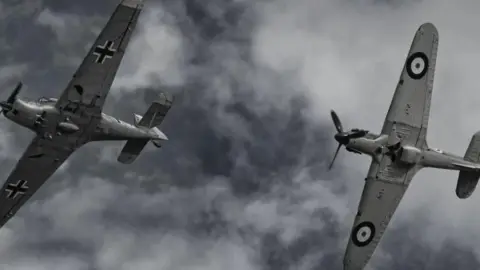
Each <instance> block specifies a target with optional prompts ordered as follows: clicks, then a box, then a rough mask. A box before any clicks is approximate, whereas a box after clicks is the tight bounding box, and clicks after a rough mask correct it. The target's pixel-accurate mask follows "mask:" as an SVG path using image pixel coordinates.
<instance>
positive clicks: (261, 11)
mask: <svg viewBox="0 0 480 270" xmlns="http://www.w3.org/2000/svg"><path fill="white" fill-rule="evenodd" d="M118 3H119V0H105V1H98V0H84V1H58V0H16V1H13V0H0V31H1V35H0V64H1V65H0V87H1V88H2V89H3V90H2V91H4V92H2V93H1V95H3V96H5V95H8V94H7V93H8V91H10V89H11V88H12V87H13V86H14V84H15V83H16V81H17V80H22V81H23V82H24V83H25V88H24V91H23V92H22V94H21V95H23V96H26V97H30V98H38V97H40V96H43V95H47V96H57V95H59V94H60V92H61V91H63V89H64V87H65V86H66V84H67V83H68V81H69V80H70V78H71V76H72V74H73V72H74V70H75V69H76V67H77V65H78V64H79V63H80V61H81V60H82V58H83V56H84V55H85V53H86V51H87V50H88V48H89V46H90V45H91V43H92V42H93V40H94V39H95V36H96V35H97V34H98V33H99V31H100V29H101V28H102V27H103V25H104V24H105V23H106V21H107V20H108V17H109V16H110V14H111V12H112V11H113V10H114V9H115V6H116V5H117V4H118ZM479 8H480V3H479V2H478V1H473V0H458V1H447V0H404V1H401V0H296V1H291V0H262V1H258V0H257V1H255V0H211V1H200V0H182V1H179V0H149V1H147V3H146V5H145V9H144V12H143V13H142V16H141V18H140V22H139V26H138V28H137V31H136V32H135V35H134V37H133V39H132V42H131V45H130V47H129V49H128V51H127V54H126V56H125V58H124V61H123V63H122V66H121V69H120V71H119V73H118V77H117V79H116V81H115V83H114V86H113V88H112V90H111V92H110V93H111V94H110V95H109V98H108V101H107V104H106V105H105V112H106V113H109V114H112V115H114V116H117V117H120V118H121V119H123V120H129V121H131V120H132V119H133V115H132V114H133V113H143V112H144V111H145V110H146V109H147V107H148V106H149V103H150V101H151V100H152V99H153V98H154V97H155V95H156V94H157V93H158V92H160V91H168V92H170V93H173V94H175V95H176V103H175V105H174V107H172V109H171V110H170V112H169V114H168V116H167V118H166V120H165V121H164V123H163V124H162V126H161V129H162V130H163V131H164V132H165V133H166V134H167V135H168V136H169V137H170V138H171V139H170V141H169V142H168V143H167V144H166V145H165V147H163V148H162V149H161V150H158V149H156V148H154V147H152V146H151V145H150V146H148V147H147V148H146V149H145V151H144V152H143V153H142V155H141V156H140V157H139V158H138V159H137V160H136V162H135V163H134V164H132V165H123V164H119V163H117V161H116V158H117V155H118V153H119V151H120V149H121V147H123V143H122V142H109V143H92V144H90V145H86V146H85V147H83V148H81V149H80V150H78V151H77V152H76V153H75V154H74V155H73V156H72V157H71V158H70V159H69V160H68V162H67V163H65V165H64V166H62V168H61V169H60V170H59V171H58V172H57V173H56V174H55V175H54V176H53V177H52V178H51V179H50V180H49V181H48V182H47V183H46V184H45V185H44V186H43V187H42V189H40V190H39V192H38V193H37V194H36V195H35V196H34V197H33V198H32V200H31V201H29V203H27V204H26V205H25V206H24V207H23V208H22V209H21V210H20V211H19V212H18V215H17V216H16V217H14V218H13V219H12V220H11V221H10V222H8V223H7V225H6V226H5V227H3V228H2V229H1V230H0V269H8V270H20V269H22V270H23V269H29V270H30V269H31V270H43V269H49V270H56V269H62V270H63V269H69V270H110V269H112V270H113V269H115V270H123V269H125V270H127V269H142V270H144V269H145V270H150V269H152V270H153V269H155V270H157V269H162V270H163V269H165V270H176V269H182V270H207V269H208V270H224V269H232V270H270V269H272V270H283V269H285V270H287V269H289V270H290V269H295V270H310V269H332V270H335V269H341V266H342V260H343V253H344V250H345V246H346V242H347V239H348V235H349V232H350V228H351V225H352V222H353V218H354V215H355V213H356V209H357V205H358V201H359V199H360V195H361V189H362V188H363V183H364V181H363V179H364V177H365V175H366V173H367V169H368V165H369V162H370V160H369V159H368V158H367V157H364V156H358V155H351V154H349V153H347V152H344V151H342V152H341V153H340V154H339V158H338V160H337V163H336V166H335V167H334V170H332V171H331V172H327V171H326V166H327V165H328V163H329V161H330V159H331V157H332V155H333V152H334V149H335V147H336V145H335V143H334V141H333V138H332V136H333V134H334V128H333V125H332V124H331V121H330V119H329V110H330V109H331V108H335V109H336V110H337V112H338V113H339V114H340V117H341V118H342V120H343V122H344V126H346V127H348V128H353V127H359V128H366V129H368V130H370V131H373V132H378V131H379V130H380V129H381V124H382V123H383V119H384V115H385V113H386V111H387V109H388V105H389V102H390V101H391V97H392V95H393V91H394V89H395V84H396V82H397V80H398V77H399V74H400V71H401V69H402V66H403V62H404V60H405V56H406V53H407V52H408V49H409V46H410V43H411V41H412V38H413V35H414V32H415V31H416V29H417V28H418V26H419V25H420V24H422V23H424V22H426V21H430V22H433V23H434V24H435V25H436V26H437V28H438V30H439V33H440V41H439V52H438V60H437V72H436V77H435V78H436V80H435V84H434V96H433V100H432V108H431V120H430V130H429V133H428V140H429V145H430V146H433V147H439V148H442V149H444V150H447V151H450V152H453V153H457V154H459V155H463V153H464V152H465V149H466V147H467V145H468V143H469V140H470V138H471V136H472V134H473V133H474V132H475V131H477V129H480V121H479V120H477V119H478V118H479V117H478V116H480V106H479V104H480V94H478V91H479V90H480V89H477V88H478V82H477V78H478V72H479V70H478V68H477V65H476V63H478V62H479V61H480V50H479V49H478V48H480V38H478V25H479V23H480V18H479V17H478V14H477V13H478V12H477V11H478V10H479ZM477 122H478V124H477ZM0 128H1V129H2V134H3V136H2V137H1V138H0V157H1V159H0V164H1V166H2V171H1V173H0V175H1V176H2V177H3V178H4V179H6V177H7V176H8V174H9V173H10V171H11V170H12V168H13V166H14V165H15V162H16V160H17V159H18V157H19V156H20V155H21V153H22V152H23V150H24V149H25V147H26V146H27V145H28V143H29V141H30V139H31V138H32V137H33V134H32V133H30V132H29V131H27V130H26V129H23V128H21V127H18V126H15V125H13V124H11V123H9V122H8V121H7V120H5V119H4V120H2V121H0ZM456 179H457V174H456V173H454V172H444V171H442V172H440V171H434V170H425V171H421V172H420V173H419V174H418V175H417V176H416V178H415V180H414V181H413V183H412V185H411V186H410V189H409V190H408V192H407V194H406V195H405V197H404V200H403V201H402V203H401V205H400V207H399V209H398V211H397V213H396V215H395V216H394V219H393V220H392V222H391V224H390V226H389V229H388V230H387V232H386V234H385V235H384V237H383V239H382V241H381V243H380V245H379V247H378V249H377V251H376V253H375V255H374V257H373V258H372V260H371V263H370V265H369V267H370V268H369V269H375V270H377V269H378V270H380V269H453V268H455V269H469V270H470V269H475V268H478V267H480V261H479V260H480V244H479V243H480V217H479V215H477V214H476V213H477V211H478V210H477V208H478V205H480V192H479V193H474V194H473V195H472V197H470V198H469V199H467V200H459V199H457V198H456V195H455V192H454V189H455V185H456Z"/></svg>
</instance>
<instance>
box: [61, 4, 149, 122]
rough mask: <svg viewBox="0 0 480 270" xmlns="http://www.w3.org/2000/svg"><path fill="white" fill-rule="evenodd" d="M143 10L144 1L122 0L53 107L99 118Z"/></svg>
mask: <svg viewBox="0 0 480 270" xmlns="http://www.w3.org/2000/svg"><path fill="white" fill-rule="evenodd" d="M142 7H143V0H123V1H122V2H121V3H120V4H119V5H118V6H117V8H116V10H115V11H114V13H113V15H112V16H111V17H110V20H109V21H108V22H107V24H106V26H105V27H104V28H103V30H102V32H101V33H100V34H99V36H98V37H97V39H96V40H95V42H94V43H93V45H92V46H91V48H90V50H89V52H88V54H87V55H86V57H85V58H84V59H83V62H82V63H81V64H80V66H79V68H78V69H77V71H76V72H75V74H74V75H73V78H72V80H71V81H70V82H69V84H68V86H67V88H66V89H65V90H64V91H63V92H62V94H61V95H60V98H59V99H58V101H57V103H56V107H57V108H58V109H60V110H61V111H69V112H71V113H73V114H75V113H76V112H77V110H78V109H79V108H80V107H82V110H81V112H83V113H84V114H86V115H99V114H100V113H101V111H102V108H103V105H104V103H105V99H106V97H107V95H108V92H109V90H110V87H111V85H112V83H113V80H114V78H115V75H116V73H117V70H118V68H119V66H120V63H121V60H122V58H123V55H124V54H125V50H126V48H127V46H128V44H129V41H130V37H131V35H132V32H133V30H134V29H135V26H136V24H137V21H138V17H139V15H140V12H141V10H142Z"/></svg>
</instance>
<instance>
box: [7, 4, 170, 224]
mask: <svg viewBox="0 0 480 270" xmlns="http://www.w3.org/2000/svg"><path fill="white" fill-rule="evenodd" d="M142 8H143V0H123V1H122V2H121V3H120V4H119V5H117V8H116V10H115V11H114V12H113V14H112V16H111V17H110V20H109V21H108V22H107V24H106V26H105V27H104V28H103V30H102V31H101V33H100V34H99V36H98V37H97V39H96V40H95V42H94V43H93V45H92V46H91V48H90V50H89V52H88V54H87V55H86V56H85V58H84V59H83V61H82V63H81V64H80V66H79V68H78V69H77V71H76V72H75V74H74V76H73V78H72V79H71V80H70V82H69V84H68V85H67V87H66V89H65V90H64V91H63V92H62V93H61V95H60V97H59V98H58V99H57V98H40V99H38V100H33V101H29V100H27V99H22V98H19V97H18V95H19V93H20V90H21V88H22V83H18V84H17V86H16V87H15V89H14V90H13V92H12V93H11V95H10V96H9V97H8V98H7V99H6V100H5V101H2V102H0V107H1V108H2V110H1V112H2V114H3V115H4V116H5V117H6V118H8V119H9V120H11V121H13V122H14V123H17V124H19V125H21V126H23V127H26V128H27V129H29V130H31V131H33V132H34V133H35V134H36V136H35V137H34V138H33V140H32V141H31V143H30V145H29V146H28V147H27V149H26V150H25V152H24V153H23V155H22V157H21V158H20V160H19V161H18V163H17V165H16V166H15V168H14V169H13V171H12V173H11V174H10V176H9V177H8V178H7V180H6V182H5V183H4V185H3V187H2V190H0V227H2V226H3V225H4V224H5V223H6V222H7V221H8V220H9V219H10V218H11V217H12V216H14V214H15V213H16V212H17V211H18V210H19V209H20V207H21V206H22V205H24V204H25V202H26V201H27V200H28V199H29V198H30V197H31V196H32V195H33V194H34V193H35V192H36V191H37V190H38V189H39V188H40V187H41V186H42V185H43V184H44V183H45V182H46V181H47V179H48V178H49V177H50V176H51V175H52V174H54V173H55V171H56V170H57V169H58V168H59V167H60V166H61V165H62V164H63V163H64V162H65V161H66V160H67V158H68V157H69V156H70V155H71V154H72V153H73V152H74V151H75V150H76V149H78V148H79V147H81V146H82V145H84V144H86V143H88V142H92V141H106V140H126V141H127V142H126V144H125V146H124V147H123V149H122V150H121V153H120V155H119V156H118V159H117V160H118V161H119V162H120V163H125V164H128V163H131V162H133V161H134V160H135V159H136V158H137V156H138V155H139V154H140V152H141V151H142V150H143V149H144V147H145V145H146V144H147V143H148V142H150V141H151V142H152V143H153V145H154V146H156V147H161V146H162V142H163V141H166V140H168V138H167V136H166V135H165V134H164V133H163V132H162V131H160V129H158V128H157V126H159V125H160V124H161V123H162V121H163V119H164V117H165V116H166V114H167V112H168V111H169V109H170V107H171V106H172V104H173V97H172V96H170V95H169V94H166V93H162V94H160V96H159V97H158V99H157V100H154V101H153V102H152V104H151V105H150V107H149V108H148V109H147V111H146V113H145V114H144V115H143V116H140V115H137V114H134V124H129V123H126V122H123V121H121V120H119V119H116V118H114V117H112V116H109V115H107V114H105V113H103V112H102V109H103V105H104V103H105V99H106V97H107V95H108V92H109V90H110V87H111V85H112V83H113V80H114V78H115V75H116V73H117V70H118V68H119V66H120V63H121V61H122V58H123V55H124V54H125V50H126V49H127V46H128V44H129V41H130V37H131V35H132V32H133V31H134V29H135V26H136V24H137V21H138V18H139V15H140V12H141V10H142Z"/></svg>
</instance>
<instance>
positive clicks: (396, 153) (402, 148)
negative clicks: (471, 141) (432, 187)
mask: <svg viewBox="0 0 480 270" xmlns="http://www.w3.org/2000/svg"><path fill="white" fill-rule="evenodd" d="M387 142H388V135H385V134H382V135H378V134H374V133H367V134H366V135H365V136H363V137H360V138H352V139H349V140H348V143H346V144H345V147H346V149H347V151H350V152H353V153H358V154H366V155H368V156H370V157H372V159H373V160H374V161H376V162H380V161H381V159H382V157H383V156H384V155H387V156H390V157H391V159H392V161H393V162H398V163H403V164H404V165H411V166H414V165H419V166H420V167H429V168H438V169H446V170H462V171H479V170H480V166H479V164H477V163H474V162H470V161H467V160H465V159H464V158H463V157H460V156H457V155H455V154H451V153H448V152H445V151H442V150H440V149H437V148H429V147H427V148H425V149H420V148H417V147H415V146H413V145H402V144H400V143H398V145H393V146H388V145H387Z"/></svg>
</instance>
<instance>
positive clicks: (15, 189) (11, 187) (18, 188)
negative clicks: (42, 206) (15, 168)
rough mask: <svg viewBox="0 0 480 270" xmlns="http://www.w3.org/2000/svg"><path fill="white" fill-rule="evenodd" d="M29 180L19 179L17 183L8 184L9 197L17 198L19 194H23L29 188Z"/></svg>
mask: <svg viewBox="0 0 480 270" xmlns="http://www.w3.org/2000/svg"><path fill="white" fill-rule="evenodd" d="M26 184H27V181H25V180H19V181H18V182H17V183H16V184H8V185H7V188H5V190H6V191H8V195H7V198H9V199H15V197H16V196H17V194H20V195H23V194H25V192H27V190H28V186H27V185H26Z"/></svg>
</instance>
